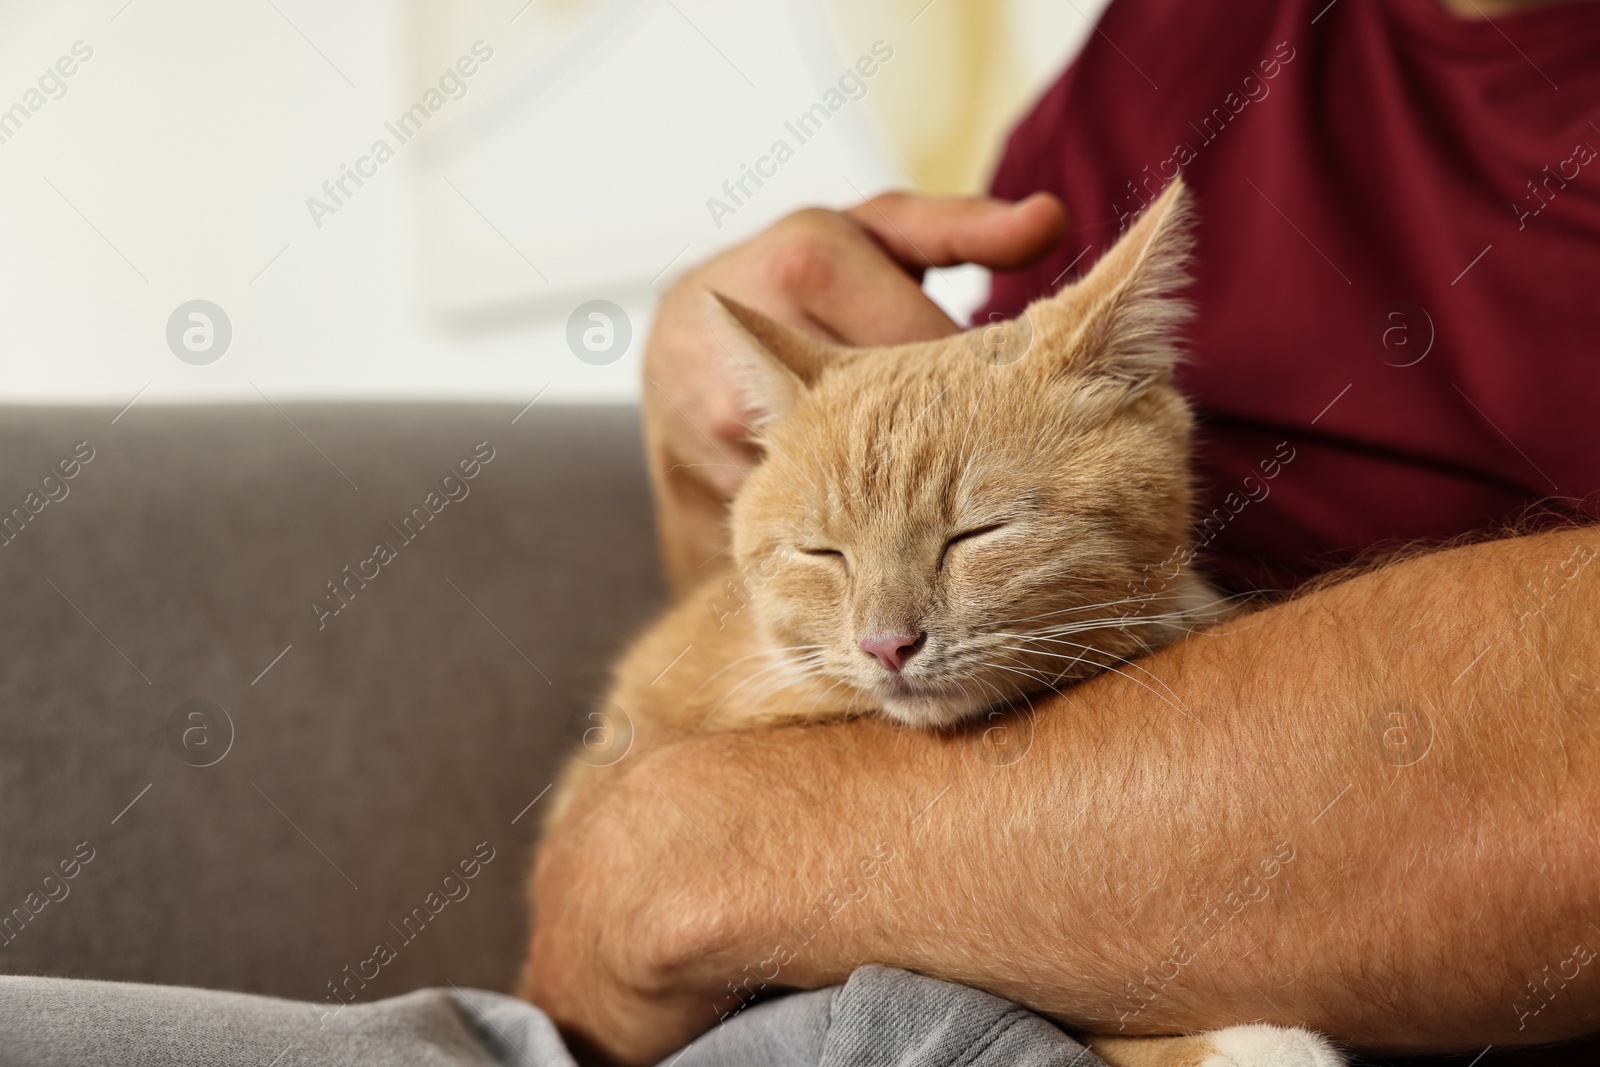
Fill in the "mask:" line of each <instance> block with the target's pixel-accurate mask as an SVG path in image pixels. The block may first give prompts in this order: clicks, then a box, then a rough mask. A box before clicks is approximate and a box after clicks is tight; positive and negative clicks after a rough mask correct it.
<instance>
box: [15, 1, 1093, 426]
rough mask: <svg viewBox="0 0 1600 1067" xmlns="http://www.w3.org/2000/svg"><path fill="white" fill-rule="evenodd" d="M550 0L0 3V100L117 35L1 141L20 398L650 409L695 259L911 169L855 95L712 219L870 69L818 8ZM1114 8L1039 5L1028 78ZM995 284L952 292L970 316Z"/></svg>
mask: <svg viewBox="0 0 1600 1067" xmlns="http://www.w3.org/2000/svg"><path fill="white" fill-rule="evenodd" d="M538 3H539V6H538V7H536V8H534V9H533V10H532V12H531V13H530V12H527V11H524V10H523V8H524V7H525V0H503V2H502V0H484V2H477V3H469V4H464V5H463V6H461V7H454V6H448V7H446V6H445V5H440V7H441V8H442V9H444V10H446V11H447V12H448V17H446V18H444V19H443V20H442V22H443V23H444V25H445V27H446V28H445V29H443V30H439V29H438V28H437V27H435V28H433V29H428V28H424V29H423V30H421V31H419V30H418V21H419V20H418V18H417V13H416V10H415V9H413V8H410V7H408V6H406V5H405V4H404V3H402V2H401V0H340V2H338V3H314V2H312V0H228V2H218V0H133V2H132V3H131V4H129V3H127V0H106V2H103V3H102V2H95V3H59V4H58V3H50V4H45V3H32V4H22V3H16V2H13V3H7V4H5V5H3V6H0V108H6V107H10V106H11V105H12V104H14V103H16V102H17V101H19V100H21V99H22V98H23V94H24V93H25V92H26V91H27V90H28V89H29V88H30V87H33V86H34V85H35V83H36V80H37V78H38V77H39V75H40V74H42V73H43V72H44V71H45V70H47V69H48V68H50V67H51V65H52V64H53V63H54V62H55V61H56V59H57V57H58V56H61V55H64V54H67V53H68V52H69V50H70V49H71V46H72V45H73V43H74V42H75V41H79V40H82V41H84V42H86V43H87V44H88V45H89V46H90V47H92V48H93V49H94V55H93V58H92V59H90V60H89V61H87V62H86V63H83V64H82V66H81V69H80V70H79V71H78V73H77V74H76V75H75V76H73V77H72V78H71V79H69V80H68V81H67V87H68V89H67V92H66V95H65V96H64V97H62V98H61V99H57V100H51V101H49V102H48V103H47V104H46V105H45V106H44V107H43V108H41V109H40V110H39V111H38V112H37V113H36V114H34V115H33V116H32V117H31V118H30V119H29V120H28V121H27V123H26V124H25V125H24V126H23V128H22V129H21V131H20V132H19V133H17V134H16V135H15V136H13V137H12V138H11V139H10V140H9V141H8V142H7V143H4V144H0V401H3V402H19V401H20V402H47V403H59V402H98V403H106V404H115V405H118V406H120V405H122V404H125V403H127V402H128V401H129V400H130V399H132V398H133V397H135V396H136V395H142V398H143V399H141V401H140V402H141V403H147V402H148V403H167V402H186V401H232V400H240V401H243V400H248V401H251V402H260V399H261V396H263V395H264V396H266V397H269V398H271V399H272V400H274V401H276V400H283V399H309V398H326V399H335V398H345V399H348V398H400V397H404V398H430V399H496V400H515V399H523V400H525V399H527V398H531V397H532V396H534V395H535V394H536V393H538V392H539V391H540V390H542V389H545V388H546V387H548V393H547V398H548V400H549V401H554V402H561V401H594V400H602V401H629V400H632V399H633V398H634V397H635V395H636V392H637V390H636V376H637V369H638V368H637V355H638V351H639V347H640V344H639V342H640V340H641V339H642V337H643V334H644V331H645V330H647V329H648V326H649V315H650V311H651V307H652V304H653V301H654V299H655V297H656V296H657V295H658V294H659V292H660V291H661V289H662V287H663V286H665V285H666V284H669V283H670V281H671V280H672V277H673V276H674V274H675V273H677V272H678V271H679V270H681V269H682V268H683V267H684V266H686V265H688V264H689V263H692V262H693V261H695V260H696V259H699V258H703V257H704V256H706V255H707V254H709V253H711V252H712V251H714V250H715V249H716V248H718V247H720V246H722V245H725V244H726V243H728V242H731V241H734V240H737V239H739V238H740V237H742V236H746V235H748V234H749V233H751V232H753V231H754V230H756V229H758V228H760V227H761V226H763V225H765V224H767V223H768V222H770V221H771V220H773V219H774V218H776V217H778V216H780V215H782V214H784V213H786V212H788V211H790V210H792V209H793V208H795V207H796V206H799V205H802V204H806V203H826V204H834V205H842V204H846V203H849V202H851V201H853V200H855V199H857V190H859V191H860V192H862V193H866V194H871V193H873V192H875V191H878V190H880V189H883V188H887V187H889V186H893V185H896V184H900V183H902V182H903V180H904V174H903V173H902V171H901V169H900V168H899V167H898V166H897V165H896V163H895V162H894V159H893V153H892V151H891V150H889V149H888V147H887V140H888V139H887V138H885V137H883V136H882V132H883V131H882V130H881V128H875V127H874V124H873V119H872V116H871V115H870V114H869V111H868V109H866V108H863V107H860V106H858V105H856V104H852V105H849V106H847V107H846V108H845V110H844V111H842V112H841V113H840V114H839V115H838V116H836V117H835V119H834V120H833V121H832V122H831V123H830V125H829V127H828V128H827V130H826V132H825V133H824V134H822V135H821V136H819V137H818V138H817V139H815V140H814V141H810V142H808V143H806V144H805V145H803V146H801V147H800V149H799V151H798V153H797V155H796V158H795V159H794V160H792V161H791V162H789V163H788V164H787V165H785V166H784V167H783V168H782V170H781V172H780V173H779V175H778V177H777V178H775V179H773V180H772V181H770V182H768V184H767V185H766V186H765V187H763V188H762V189H761V190H759V192H758V195H756V196H755V197H753V198H752V199H751V201H750V202H749V203H748V204H747V205H746V206H745V207H743V208H742V209H741V210H740V211H739V212H738V214H737V215H736V216H735V217H734V218H733V219H731V220H727V221H726V222H725V224H724V225H723V226H722V227H721V228H718V227H717V226H715V225H714V224H713V221H712V218H711V215H710V213H709V212H708V210H707V208H706V204H705V199H706V198H707V197H708V196H711V195H713V194H715V193H716V192H717V191H718V189H719V187H720V186H721V184H722V182H723V180H724V179H726V178H729V177H735V176H737V174H738V172H739V167H740V165H741V163H748V162H752V161H753V160H754V159H755V157H756V156H757V155H759V154H760V153H761V152H763V151H764V150H765V149H766V146H767V145H768V144H770V142H771V141H772V140H773V139H774V138H775V137H776V136H778V135H780V134H781V132H782V130H781V127H782V123H783V121H784V120H785V119H787V118H791V117H793V116H794V115H795V114H798V113H799V112H801V111H803V110H805V109H806V108H807V107H808V106H810V104H812V103H814V102H816V101H817V100H818V99H819V97H820V96H821V94H822V92H823V90H824V89H825V88H826V87H827V85H828V84H829V82H830V81H831V80H832V79H833V78H835V77H837V74H838V72H839V71H841V70H843V69H844V68H845V67H846V66H848V65H850V64H851V63H853V62H854V60H855V58H856V56H855V55H854V54H849V55H842V54H840V53H841V52H843V51H845V48H844V47H842V46H840V45H839V44H838V43H837V35H836V34H834V33H831V32H830V29H829V24H828V20H827V18H826V16H825V14H824V13H823V12H822V10H821V9H819V8H813V7H811V6H810V5H807V4H803V3H799V2H793V3H784V2H779V0H751V2H748V3H741V4H732V3H715V2H713V0H673V2H671V3H669V2H667V0H589V2H588V3H582V4H575V3H571V2H566V3H563V0H538ZM1024 6H1027V5H1024ZM1034 6H1038V7H1043V6H1045V5H1034ZM1049 6H1052V7H1055V6H1057V5H1049ZM1068 6H1069V7H1070V6H1071V5H1068ZM1101 6H1102V3H1101V2H1085V3H1082V4H1079V5H1078V6H1077V7H1076V8H1073V10H1072V11H1071V13H1070V14H1069V15H1068V16H1067V17H1066V19H1065V21H1063V20H1062V18H1060V17H1054V18H1053V19H1050V20H1046V21H1047V22H1048V25H1049V26H1050V27H1052V29H1051V30H1050V33H1049V34H1044V35H1042V38H1041V39H1043V43H1042V44H1041V43H1040V42H1039V41H1038V40H1035V41H1034V42H1033V48H1034V51H1035V53H1036V56H1035V59H1034V61H1033V62H1034V68H1035V69H1034V70H1033V72H1032V73H1031V74H1030V77H1032V78H1033V80H1034V81H1035V82H1037V83H1039V84H1043V83H1044V82H1045V81H1047V80H1048V78H1049V77H1050V76H1051V75H1052V74H1053V73H1054V72H1055V71H1056V70H1057V69H1058V68H1059V66H1060V65H1061V63H1062V62H1063V61H1064V60H1065V59H1066V58H1067V57H1068V56H1069V55H1070V53H1071V51H1072V50H1073V49H1074V48H1075V47H1076V46H1077V43H1078V41H1079V40H1080V39H1081V37H1082V35H1083V34H1084V33H1085V32H1087V30H1088V26H1089V23H1088V21H1087V19H1090V18H1093V17H1094V16H1095V15H1096V14H1097V13H1098V10H1099V8H1100V7H1101ZM896 10H898V9H896ZM890 14H892V12H888V10H887V9H886V13H885V15H884V17H885V18H889V16H890ZM938 17H940V12H939V9H938V7H932V8H930V9H928V10H926V11H924V12H922V13H921V14H919V15H918V16H917V21H915V22H913V21H911V20H909V19H903V18H902V21H903V22H904V25H903V27H900V28H899V31H898V39H896V40H895V41H894V42H893V47H895V48H896V49H897V50H904V49H915V48H916V47H917V43H918V39H919V38H918V35H919V33H922V32H924V29H925V27H926V26H929V25H932V20H935V19H937V18H938ZM895 25H898V24H895ZM1063 27H1064V28H1063ZM447 38H455V39H447ZM476 39H483V40H485V41H487V42H489V43H490V44H491V46H492V47H494V48H495V50H496V52H495V57H494V59H493V60H492V61H490V62H488V63H487V64H485V65H484V67H483V70H482V72H481V74H480V76H478V77H475V78H474V79H472V80H471V81H470V82H469V85H468V88H469V92H468V94H467V96H466V97H465V98H464V99H463V100H461V101H452V102H451V103H449V104H448V105H446V107H445V108H444V109H443V110H442V111H441V112H440V115H439V116H438V117H437V118H436V119H434V120H430V123H431V126H430V129H429V130H428V135H429V136H428V137H427V138H426V139H423V138H419V139H418V140H417V141H415V142H412V143H410V144H407V145H404V146H401V147H400V149H399V151H398V154H397V157H396V159H395V160H394V161H393V162H391V163H389V164H387V165H385V166H384V167H382V168H380V169H379V173H378V175H377V176H376V177H375V178H372V179H370V180H368V181H367V183H366V185H365V186H363V187H362V188H361V189H360V190H358V191H357V193H356V195H355V196H353V197H352V198H351V199H350V200H349V202H348V203H347V204H346V205H345V206H344V207H342V208H341V209H340V210H339V211H338V213H337V214H336V215H335V216H332V217H328V218H325V219H324V220H323V225H322V227H321V228H320V229H319V228H317V227H315V226H314V225H313V222H312V219H311V216H310V213H309V212H308V210H307V207H306V198H307V197H309V196H312V195H320V192H321V186H322V183H323V181H324V180H326V179H328V178H331V177H336V176H337V174H338V173H339V168H340V166H341V164H351V163H353V162H354V161H355V160H356V158H357V157H358V156H360V155H362V154H364V153H365V152H366V150H367V146H368V145H369V144H370V143H371V142H372V141H373V140H374V139H375V138H376V137H378V136H380V135H382V134H383V133H384V131H383V123H384V121H385V120H388V119H393V118H394V117H396V116H397V115H398V114H399V113H400V112H401V111H403V110H404V109H405V108H406V107H407V106H408V105H409V104H410V103H412V102H413V101H414V100H415V99H416V98H417V95H418V93H419V92H420V86H421V85H422V84H423V82H424V78H425V76H426V77H433V76H436V74H435V73H431V72H437V71H442V69H443V65H444V64H447V63H448V62H449V61H450V60H451V59H452V58H453V57H455V56H456V55H459V54H463V53H466V52H467V51H468V49H469V47H470V45H471V43H472V41H473V40H476ZM870 91H871V89H870V86H869V93H870ZM389 140H390V142H391V144H392V143H394V138H393V137H392V136H391V137H389ZM541 275H542V277H541ZM981 285H982V282H981V279H979V280H978V281H976V282H975V281H974V280H973V278H972V277H970V276H969V277H967V278H965V279H961V278H957V279H955V280H954V281H952V282H948V283H947V288H948V292H949V300H950V302H951V303H952V305H960V304H962V303H971V302H973V301H974V300H975V299H976V297H977V296H978V295H980V294H981ZM597 297H598V298H606V299H610V300H613V301H615V302H616V303H618V304H620V305H622V306H623V307H624V308H625V309H626V310H627V312H628V313H629V315H630V317H631V319H632V323H633V330H634V343H633V345H632V347H631V349H630V351H629V353H628V355H627V356H625V357H624V358H622V359H621V360H620V361H618V362H616V363H613V364H610V365H607V366H599V367H596V366H590V365H588V364H585V363H582V362H580V361H579V360H577V359H576V358H574V357H573V355H572V354H571V353H570V351H569V350H568V349H567V346H566V343H565V336H564V335H565V325H566V320H567V317H568V315H569V313H570V312H571V311H572V309H573V308H574V307H575V306H576V305H577V304H579V303H581V302H582V301H584V300H588V299H591V298H597ZM195 298H204V299H207V300H211V301H214V302H215V303H217V304H218V305H220V306H221V307H222V308H224V309H225V311H226V312H227V314H228V315H229V317H230V319H231V322H232V327H233V341H232V345H231V347H230V349H229V350H228V351H227V353H226V354H225V355H224V356H223V358H222V359H220V360H219V361H217V362H215V363H212V364H210V365H207V366H192V365H189V364H186V363H184V362H182V361H180V360H178V359H177V358H175V357H174V355H173V354H172V352H171V351H169V349H168V347H167V344H166V336H165V331H166V322H167V318H168V316H169V315H170V314H171V312H172V311H173V309H174V308H176V307H177V306H178V305H179V304H181V303H183V302H185V301H188V300H191V299H195Z"/></svg>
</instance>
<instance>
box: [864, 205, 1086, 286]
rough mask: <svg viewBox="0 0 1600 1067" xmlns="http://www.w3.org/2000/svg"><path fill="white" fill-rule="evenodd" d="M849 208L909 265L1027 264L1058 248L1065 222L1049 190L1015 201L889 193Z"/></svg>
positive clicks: (1059, 207) (1008, 266) (896, 256)
mask: <svg viewBox="0 0 1600 1067" xmlns="http://www.w3.org/2000/svg"><path fill="white" fill-rule="evenodd" d="M847 214H848V215H849V216H850V217H851V218H852V219H854V220H855V222H856V223H857V224H859V225H860V226H862V227H864V228H865V229H866V230H867V231H868V232H869V233H871V234H872V235H873V236H874V237H876V238H877V239H878V240H879V241H880V242H881V243H882V244H883V246H884V247H885V248H887V249H888V250H889V253H890V254H891V255H892V256H894V257H895V258H896V259H898V260H899V261H900V262H901V263H903V264H905V266H906V267H908V268H909V269H911V270H922V269H924V268H927V267H948V266H952V265H954V264H957V263H978V264H981V265H983V266H985V267H994V268H998V269H1002V270H1005V269H1009V268H1013V267H1022V266H1026V265H1027V264H1029V263H1032V262H1034V261H1035V260H1037V259H1038V258H1039V257H1040V256H1043V255H1044V254H1045V253H1046V252H1048V251H1050V249H1052V248H1054V247H1055V246H1056V244H1057V242H1059V241H1060V240H1061V234H1062V232H1063V231H1064V230H1065V229H1066V225H1067V215H1066V211H1065V210H1064V209H1063V208H1062V206H1061V201H1059V200H1057V199H1056V198H1055V197H1054V196H1051V195H1050V194H1049V193H1034V194H1033V195H1032V196H1030V197H1028V198H1027V199H1025V200H1019V201H1017V202H1016V203H1008V202H1006V201H1003V200H992V199H988V198H985V197H931V196H911V195H907V194H905V193H885V194H883V195H882V196H875V197H873V198H872V199H871V200H869V201H867V202H866V203H865V204H860V205H858V206H856V207H853V208H851V209H850V210H849V211H848V212H847Z"/></svg>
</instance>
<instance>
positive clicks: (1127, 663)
mask: <svg viewBox="0 0 1600 1067" xmlns="http://www.w3.org/2000/svg"><path fill="white" fill-rule="evenodd" d="M1062 644H1067V645H1071V644H1073V642H1071V641H1064V642H1062ZM1003 647H1011V646H1003ZM1076 647H1078V648H1081V649H1083V650H1084V651H1085V652H1092V653H1096V654H1099V655H1103V656H1111V655H1112V654H1111V653H1108V652H1104V651H1102V650H1101V649H1097V648H1093V647H1092V646H1089V645H1077V646H1076ZM1016 651H1019V652H1027V653H1029V654H1031V655H1036V656H1052V657H1058V658H1062V659H1066V658H1069V657H1067V656H1066V655H1065V654H1064V653H1060V652H1045V651H1043V650H1040V649H1017V650H1016ZM1112 658H1115V659H1118V660H1119V662H1121V663H1122V664H1123V665H1124V666H1127V667H1132V668H1133V669H1134V670H1138V671H1143V672H1144V673H1145V674H1146V675H1147V676H1149V677H1150V678H1154V679H1155V680H1156V681H1157V682H1160V683H1161V688H1162V689H1165V690H1166V691H1167V693H1168V694H1171V696H1170V697H1169V696H1167V695H1166V694H1164V693H1162V692H1161V691H1160V690H1158V689H1156V688H1155V687H1154V686H1152V685H1151V684H1150V683H1148V682H1146V681H1144V680H1142V679H1140V678H1136V677H1134V676H1133V675H1131V674H1129V673H1127V672H1126V671H1122V670H1119V669H1117V667H1116V665H1115V664H1110V663H1107V664H1098V666H1100V667H1101V668H1102V669H1104V670H1107V671H1110V672H1111V673H1112V674H1120V675H1121V676H1122V677H1124V678H1126V679H1128V681H1130V682H1133V683H1135V684H1136V685H1141V686H1143V687H1144V688H1146V689H1148V690H1150V692H1152V693H1154V694H1155V695H1156V696H1158V697H1160V698H1161V699H1162V700H1163V701H1164V702H1166V703H1167V704H1168V705H1170V706H1171V707H1172V708H1173V709H1174V710H1175V711H1178V712H1181V713H1182V714H1183V715H1184V716H1185V717H1187V718H1190V719H1194V718H1195V716H1194V714H1193V713H1192V712H1190V711H1189V710H1188V709H1187V708H1185V707H1182V706H1181V705H1180V704H1179V703H1177V701H1180V700H1182V697H1179V696H1178V694H1177V693H1175V692H1173V690H1172V687H1171V686H1169V685H1167V683H1166V682H1165V681H1163V680H1162V679H1161V678H1160V677H1158V676H1157V675H1155V674H1152V673H1151V672H1150V671H1149V670H1148V669H1146V668H1144V667H1142V666H1140V665H1139V664H1138V663H1135V662H1134V661H1132V660H1125V659H1120V657H1114V656H1113V657H1112ZM1195 721H1196V722H1198V721H1199V720H1198V719H1195Z"/></svg>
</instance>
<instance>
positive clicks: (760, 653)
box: [686, 645, 828, 699]
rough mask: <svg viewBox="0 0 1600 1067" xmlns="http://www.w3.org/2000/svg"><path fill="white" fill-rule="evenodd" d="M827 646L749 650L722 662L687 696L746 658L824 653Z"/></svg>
mask: <svg viewBox="0 0 1600 1067" xmlns="http://www.w3.org/2000/svg"><path fill="white" fill-rule="evenodd" d="M827 648H828V646H827V645H784V646H780V647H777V648H763V649H760V650H759V651H756V652H751V653H750V654H749V655H745V656H739V657H736V658H735V659H731V660H729V661H728V662H727V663H724V664H723V665H722V666H721V667H719V668H717V669H716V670H715V671H713V672H712V673H711V674H709V675H707V676H706V677H705V679H704V680H703V681H701V683H700V684H699V685H697V686H695V687H694V688H693V689H691V690H690V691H689V693H688V697H693V696H696V695H698V694H699V692H700V690H702V689H704V688H705V687H706V686H708V685H710V684H711V683H712V682H714V681H715V680H716V679H718V678H720V677H722V676H723V675H724V674H726V673H727V672H728V671H730V670H732V669H733V668H735V667H737V666H738V665H739V664H741V663H743V662H745V661H746V660H750V659H755V658H756V657H757V656H772V655H777V656H782V655H783V654H784V653H786V652H802V651H803V652H810V651H812V650H815V652H816V653H817V654H821V653H825V652H826V651H827ZM686 699H687V697H686Z"/></svg>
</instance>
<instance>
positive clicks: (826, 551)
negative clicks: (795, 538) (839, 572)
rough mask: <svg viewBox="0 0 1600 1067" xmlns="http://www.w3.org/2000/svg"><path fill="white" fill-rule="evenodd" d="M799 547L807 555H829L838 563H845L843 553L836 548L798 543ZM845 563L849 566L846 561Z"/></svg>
mask: <svg viewBox="0 0 1600 1067" xmlns="http://www.w3.org/2000/svg"><path fill="white" fill-rule="evenodd" d="M799 548H800V551H801V552H802V553H804V554H805V555H807V556H831V557H833V558H835V559H837V560H838V561H839V562H840V563H845V558H844V553H843V552H840V551H839V550H838V549H837V548H813V547H811V546H809V545H800V546H799ZM845 565H846V566H849V564H848V563H845Z"/></svg>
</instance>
